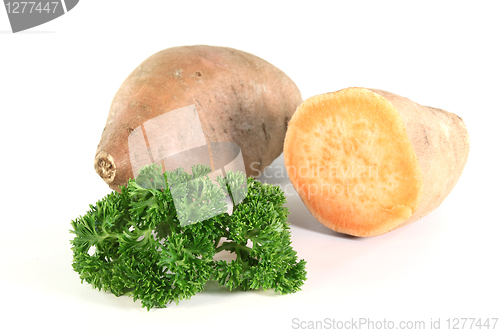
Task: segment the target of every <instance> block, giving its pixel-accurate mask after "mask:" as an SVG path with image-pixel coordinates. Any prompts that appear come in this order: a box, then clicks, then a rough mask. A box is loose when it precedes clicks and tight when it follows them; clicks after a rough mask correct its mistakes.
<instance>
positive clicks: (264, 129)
mask: <svg viewBox="0 0 500 333" xmlns="http://www.w3.org/2000/svg"><path fill="white" fill-rule="evenodd" d="M301 102H302V97H301V94H300V91H299V89H298V88H297V86H296V85H295V83H294V82H293V81H292V80H291V79H290V78H289V77H288V76H287V75H286V74H285V73H283V72H282V71H281V70H279V69H278V68H276V67H274V66H273V65H271V64H270V63H268V62H266V61H265V60H263V59H261V58H258V57H256V56H254V55H252V54H249V53H246V52H243V51H239V50H236V49H232V48H227V47H216V46H207V45H195V46H180V47H174V48H169V49H166V50H163V51H160V52H158V53H156V54H154V55H152V56H151V57H149V58H148V59H146V60H145V61H144V62H142V63H141V64H140V65H139V66H138V67H137V68H136V69H135V70H134V71H133V72H132V73H131V74H130V75H129V76H128V77H127V78H126V80H125V81H124V82H123V84H122V85H121V87H120V89H119V90H118V92H117V93H116V95H115V97H114V99H113V101H112V103H111V107H110V111H109V115H108V119H107V121H106V126H105V128H104V130H103V133H102V136H101V141H100V143H99V145H98V147H97V151H96V155H95V159H94V168H95V170H96V172H97V173H98V174H99V175H100V176H101V177H102V178H103V180H104V181H105V182H106V183H107V184H108V185H109V186H110V187H111V188H112V189H114V190H119V186H120V185H125V184H126V182H127V180H128V179H129V178H132V177H133V173H132V169H131V163H130V157H129V151H128V145H127V138H128V136H129V134H130V133H131V131H133V130H134V129H135V128H137V127H138V126H140V125H141V124H143V123H144V122H146V121H148V120H150V119H152V118H155V117H157V116H159V115H161V114H163V113H165V112H168V111H171V110H176V109H179V108H182V107H185V106H188V105H192V104H194V105H195V106H196V108H197V111H198V114H199V117H200V121H201V125H202V127H203V131H204V135H205V138H206V141H207V142H234V143H236V144H238V145H239V147H240V148H241V150H242V154H243V159H244V162H245V169H246V172H247V175H249V176H258V175H260V173H261V172H262V171H263V170H264V169H265V167H267V166H268V165H269V164H271V163H272V161H273V160H274V159H276V158H277V157H278V156H279V155H280V154H281V152H282V150H283V141H284V137H285V133H286V128H287V125H288V122H289V120H290V119H291V117H292V115H293V113H294V111H295V109H296V108H297V106H298V105H299V104H300V103H301ZM179 126H189V123H185V124H179Z"/></svg>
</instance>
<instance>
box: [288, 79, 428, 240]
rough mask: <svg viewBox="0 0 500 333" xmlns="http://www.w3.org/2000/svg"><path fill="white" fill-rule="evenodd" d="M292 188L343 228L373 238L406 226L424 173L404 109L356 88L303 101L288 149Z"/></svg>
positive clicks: (292, 125) (335, 227) (335, 226)
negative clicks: (407, 130)
mask: <svg viewBox="0 0 500 333" xmlns="http://www.w3.org/2000/svg"><path fill="white" fill-rule="evenodd" d="M284 158H285V165H286V168H287V171H288V175H289V177H290V180H291V183H292V184H293V186H294V187H295V189H296V190H297V192H298V194H299V195H300V197H301V199H302V201H303V202H304V203H305V205H306V207H307V208H308V209H309V210H310V212H311V213H312V215H313V216H314V217H315V218H316V219H317V220H318V221H320V222H321V223H322V224H324V225H325V226H327V227H328V228H331V229H333V230H335V231H338V232H341V233H346V234H350V235H354V236H361V237H369V236H376V235H380V234H383V233H386V232H388V231H390V230H392V229H394V228H397V227H398V226H399V225H401V224H402V223H404V222H405V221H406V220H408V219H409V217H410V216H411V215H412V214H413V213H414V212H415V211H416V210H417V208H418V206H419V203H420V201H421V198H422V190H423V175H422V170H421V168H420V165H419V162H418V159H417V156H416V153H415V151H414V149H413V147H412V144H411V142H410V140H409V138H408V135H407V134H406V131H405V125H404V123H403V121H402V119H401V117H400V115H399V113H398V111H397V110H396V108H395V107H394V106H393V105H392V104H391V103H390V102H389V101H388V100H387V99H385V98H384V97H382V96H381V95H380V94H377V93H375V92H373V91H370V90H368V89H364V88H349V89H344V90H341V91H338V92H335V93H329V94H323V95H318V96H315V97H312V98H309V99H307V100H306V101H305V102H304V103H302V104H301V105H300V106H299V108H298V109H297V111H296V112H295V114H294V116H293V117H292V119H291V121H290V123H289V126H288V130H287V134H286V138H285V144H284Z"/></svg>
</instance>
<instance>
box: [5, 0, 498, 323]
mask: <svg viewBox="0 0 500 333" xmlns="http://www.w3.org/2000/svg"><path fill="white" fill-rule="evenodd" d="M498 14H499V6H498V2H495V1H490V2H487V1H474V2H472V1H468V2H465V1H414V2H410V1H309V2H305V1H300V2H294V1H270V0H268V1H251V2H250V1H249V2H238V1H226V2H219V1H192V2H184V1H144V0H142V1H123V0H122V1H117V0H115V1H111V0H106V1H97V0H94V1H91V0H86V1H80V3H79V4H78V5H77V6H76V7H75V8H74V9H73V10H72V11H70V12H69V13H68V14H66V15H64V16H62V17H60V18H58V19H56V20H54V21H52V22H49V23H46V24H44V25H41V26H38V27H35V28H33V29H30V30H28V31H25V32H21V33H17V34H12V33H11V32H10V25H9V22H8V18H7V14H6V11H5V10H4V9H3V8H0V109H1V111H2V113H1V124H2V130H1V131H0V135H1V148H2V163H1V175H2V177H3V179H2V181H1V182H0V191H1V192H2V197H1V198H2V199H1V203H2V205H1V215H0V216H1V227H0V232H1V234H0V235H1V238H0V295H1V302H0V304H1V305H0V308H1V309H0V318H1V321H0V322H1V325H2V327H11V330H13V331H28V329H29V331H30V332H38V331H40V330H42V329H50V330H51V331H56V332H59V331H61V332H62V331H65V332H66V331H71V332H84V331H85V332H93V331H98V332H102V331H105V330H108V331H110V330H112V331H113V332H120V331H123V332H125V331H137V330H141V331H150V330H153V329H154V330H155V331H160V330H162V331H170V330H172V329H177V330H178V329H183V331H194V330H195V329H203V330H206V329H210V330H212V329H217V330H219V331H221V332H222V331H229V330H237V331H239V332H246V331H253V332H257V331H258V330H264V331H265V332H270V331H278V332H284V331H296V330H294V318H297V319H295V320H299V321H322V320H324V319H325V318H334V319H335V320H351V318H354V319H359V318H369V319H370V320H373V321H383V320H384V319H385V320H388V321H389V320H391V321H393V322H394V323H395V324H396V325H398V323H399V321H416V320H423V321H425V325H426V328H427V329H430V320H431V318H432V319H433V320H436V319H440V320H441V330H442V331H445V328H446V319H447V318H455V317H473V318H483V319H485V318H488V317H490V318H491V317H497V318H498V317H500V304H499V297H500V287H499V281H500V273H499V259H498V256H499V253H500V251H499V250H500V245H499V244H500V243H499V241H498V235H499V232H500V218H499V214H498V206H499V205H500V201H499V199H500V196H499V194H498V189H499V188H500V182H499V177H498V175H499V168H498V153H499V149H498V144H499V139H498V135H499V129H498V124H499V120H500V116H499V113H500V112H499V111H500V107H499V103H498V97H499V96H500V93H499V91H500V83H499V77H500V65H499V59H500V51H499V50H500V48H499V46H498V45H499V41H500V36H499V33H500V21H499V20H498ZM190 44H209V45H220V46H230V47H233V48H237V49H241V50H243V51H247V52H250V53H253V54H255V55H257V56H259V57H261V58H263V59H265V60H267V61H269V62H270V63H272V64H274V65H275V66H277V67H278V68H280V69H282V70H283V71H284V72H285V73H287V74H288V75H289V76H290V77H291V78H292V79H293V80H294V81H295V83H296V84H297V85H298V86H299V88H300V89H301V92H302V95H303V97H304V98H307V97H310V96H313V95H316V94H320V93H325V92H330V91H336V90H339V89H342V88H346V87H350V86H361V87H368V88H379V89H384V90H388V91H391V92H394V93H397V94H400V95H402V96H406V97H409V98H410V99H412V100H414V101H416V102H418V103H420V104H423V105H431V106H434V107H438V108H443V109H445V110H449V111H452V112H454V113H456V114H458V115H459V116H461V117H462V118H463V119H464V120H465V123H466V124H467V127H468V129H469V133H470V137H471V152H470V155H469V161H468V164H467V166H466V169H465V171H464V173H463V175H462V178H461V179H460V181H459V183H458V184H457V186H456V187H455V189H454V190H453V191H452V193H451V194H450V196H449V197H448V198H447V199H446V200H445V202H444V203H443V204H442V205H441V206H440V207H439V208H438V209H437V210H436V211H434V212H433V213H432V214H430V215H428V216H427V217H425V218H423V219H422V220H420V221H418V222H416V223H414V224H412V225H409V226H406V227H404V228H402V229H399V230H396V231H394V232H390V233H388V234H386V235H383V236H379V237H375V238H368V239H361V238H352V237H346V236H342V235H340V234H336V233H334V232H333V231H330V230H328V229H326V228H325V227H323V226H322V225H321V224H319V222H317V221H316V220H314V218H312V217H311V216H310V214H309V213H308V211H307V210H306V209H305V207H304V205H303V204H302V202H301V201H300V200H299V198H298V196H297V195H296V193H295V192H293V191H292V190H291V189H290V187H288V191H287V192H288V200H289V203H288V205H289V206H290V210H291V215H290V218H289V221H290V224H291V232H292V239H293V246H294V248H295V250H296V251H297V252H298V255H299V257H301V258H304V259H305V260H307V263H308V264H307V270H308V280H307V281H306V283H305V285H304V287H303V290H302V291H300V292H298V293H295V294H292V295H286V296H278V295H275V294H274V293H273V292H272V291H267V292H264V291H255V292H246V293H244V292H228V291H225V290H224V289H221V288H219V287H217V286H216V285H213V284H209V285H207V290H206V291H204V292H202V293H200V294H198V295H196V296H194V297H193V298H192V299H191V300H185V301H182V302H180V303H179V305H175V304H172V305H170V306H169V307H168V308H166V309H157V310H152V311H150V312H147V311H146V310H145V309H142V308H141V305H140V302H135V303H134V302H133V301H132V299H130V298H128V297H120V298H117V297H115V296H114V295H112V294H109V293H104V292H98V291H97V290H93V289H92V288H91V287H90V286H89V285H88V284H81V283H80V278H79V276H78V274H77V273H75V272H73V270H72V267H71V261H72V252H71V248H70V239H71V238H72V236H71V235H70V233H69V229H70V221H71V220H72V219H75V218H76V217H78V216H79V215H82V214H84V213H85V212H86V210H87V209H88V205H89V204H91V203H95V201H97V200H98V199H100V198H101V197H103V196H104V195H105V194H107V193H109V192H110V189H109V188H108V187H107V185H106V184H105V183H104V182H103V181H102V180H101V179H100V178H99V177H98V176H97V175H96V174H95V172H94V169H93V158H94V154H95V149H96V147H97V144H98V142H99V139H100V135H101V132H102V129H103V128H104V123H105V121H106V117H107V113H108V109H109V106H110V103H111V99H112V98H113V96H114V94H115V92H116V91H117V90H118V88H119V86H120V84H121V83H122V82H123V80H124V79H125V77H126V76H127V75H128V74H129V73H130V72H131V71H132V70H133V69H134V68H135V67H136V66H137V65H138V64H139V63H140V62H142V61H143V60H144V59H146V58H147V57H148V56H150V55H151V54H153V53H155V52H157V51H159V50H162V49H165V48H168V47H172V46H178V45H190ZM282 165H283V161H282V158H281V159H278V160H277V161H276V163H275V164H274V165H273V168H274V169H273V168H271V169H270V171H271V172H270V173H271V174H272V171H273V170H274V171H276V170H278V169H279V167H280V166H282ZM268 180H269V181H272V182H278V183H280V184H282V185H286V179H283V178H280V179H268ZM295 322H296V321H295ZM469 323H470V322H469ZM499 329H500V323H498V324H497V326H496V330H497V331H498V330H499ZM483 330H484V329H483Z"/></svg>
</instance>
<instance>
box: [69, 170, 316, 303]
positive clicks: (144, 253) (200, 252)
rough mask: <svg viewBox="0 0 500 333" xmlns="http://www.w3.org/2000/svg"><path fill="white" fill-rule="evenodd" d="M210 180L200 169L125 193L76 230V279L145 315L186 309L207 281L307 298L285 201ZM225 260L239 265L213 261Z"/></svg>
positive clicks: (101, 204)
mask: <svg viewBox="0 0 500 333" xmlns="http://www.w3.org/2000/svg"><path fill="white" fill-rule="evenodd" d="M209 172H211V169H210V168H209V167H206V166H203V165H198V166H193V168H192V174H188V173H187V172H184V171H183V170H182V169H178V170H175V171H168V172H165V173H162V172H161V169H160V167H159V166H157V165H154V164H153V165H150V166H147V167H144V168H143V169H141V170H140V172H139V175H138V176H137V177H136V178H135V179H131V180H129V181H128V185H127V187H121V192H112V193H110V194H108V195H107V196H106V197H104V198H103V199H101V200H100V201H98V202H97V203H96V204H95V205H90V210H89V211H88V212H87V213H86V214H85V215H83V216H80V217H78V218H77V219H76V220H73V221H71V225H72V227H73V229H72V230H71V232H72V233H74V234H75V237H74V239H73V240H72V241H71V244H72V250H73V269H74V270H75V271H76V272H78V273H79V275H80V278H81V280H82V283H83V282H84V281H85V282H87V283H89V284H90V285H92V287H94V288H97V289H99V290H103V291H109V292H111V293H113V294H114V295H116V296H120V295H129V296H131V297H132V298H133V299H134V301H136V300H140V301H141V302H142V306H143V307H146V308H147V309H148V310H149V309H151V308H153V307H158V308H163V307H166V306H167V304H169V303H171V302H175V303H178V302H179V301H180V300H182V299H189V298H191V296H193V295H194V294H196V293H197V292H200V291H202V290H203V289H204V286H205V284H206V282H207V281H209V280H216V281H218V283H219V285H221V286H226V287H227V288H229V289H230V290H233V289H239V290H251V289H260V288H263V289H274V290H275V291H276V292H278V293H281V294H288V293H293V292H296V291H298V290H300V287H301V286H302V285H303V283H304V281H305V279H306V271H305V264H306V263H305V261H304V260H299V259H298V258H297V253H296V252H295V251H294V250H293V248H292V247H291V240H290V229H289V226H288V223H287V215H288V209H287V208H286V207H284V206H283V205H284V203H285V202H286V198H285V196H284V193H283V191H282V190H281V189H280V188H279V187H278V186H273V185H269V184H264V183H260V182H258V181H256V180H254V179H252V178H246V176H245V175H243V174H242V173H232V172H228V173H227V174H226V177H218V178H217V181H216V182H213V181H212V180H211V179H210V178H209V177H208V176H207V174H208V173H209ZM226 193H228V194H229V196H230V198H231V200H232V201H233V204H235V205H234V208H233V212H232V214H231V215H229V214H228V213H227V212H226V211H227V204H226V202H225V198H226ZM224 250H225V251H229V252H232V253H234V254H235V255H236V259H234V260H232V261H230V262H228V261H225V260H216V259H214V255H215V254H216V253H218V252H221V251H224Z"/></svg>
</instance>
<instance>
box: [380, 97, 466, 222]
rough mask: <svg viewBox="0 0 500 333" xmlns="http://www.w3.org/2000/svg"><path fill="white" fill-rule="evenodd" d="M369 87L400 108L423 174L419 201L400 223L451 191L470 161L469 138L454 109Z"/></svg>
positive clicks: (429, 209) (433, 205) (420, 214)
mask: <svg viewBox="0 0 500 333" xmlns="http://www.w3.org/2000/svg"><path fill="white" fill-rule="evenodd" d="M370 90H371V91H373V92H375V93H377V94H379V95H381V96H383V97H384V98H386V99H387V100H388V101H389V102H390V103H391V104H392V105H393V106H394V107H395V108H396V110H397V111H398V113H399V115H400V116H401V119H402V120H403V123H404V124H405V129H406V134H407V135H408V138H409V139H410V142H411V144H412V146H413V149H414V150H415V153H416V154H417V159H418V162H419V164H420V168H421V170H422V175H423V178H424V179H423V189H422V198H421V201H420V204H419V206H418V208H417V210H416V211H415V212H414V213H413V214H412V215H411V216H410V218H409V219H408V220H407V221H405V222H404V223H403V224H401V225H400V226H399V227H401V226H404V225H407V224H409V223H412V222H415V221H417V220H419V219H421V218H422V217H424V216H426V215H427V214H429V213H430V212H432V211H433V210H435V209H436V208H437V207H438V206H439V205H441V203H442V202H443V201H444V199H445V198H446V197H447V196H448V194H450V192H451V190H452V189H453V188H454V187H455V185H456V184H457V182H458V179H459V178H460V176H461V175H462V172H463V170H464V168H465V164H466V163H467V158H468V156H469V151H470V138H469V134H468V132H467V128H466V126H465V123H464V121H463V119H462V118H460V117H459V116H457V115H456V114H454V113H451V112H448V111H445V110H441V109H437V108H433V107H429V106H422V105H420V104H418V103H415V102H413V101H411V100H409V99H408V98H406V97H402V96H398V95H396V94H393V93H390V92H387V91H384V90H378V89H370Z"/></svg>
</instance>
